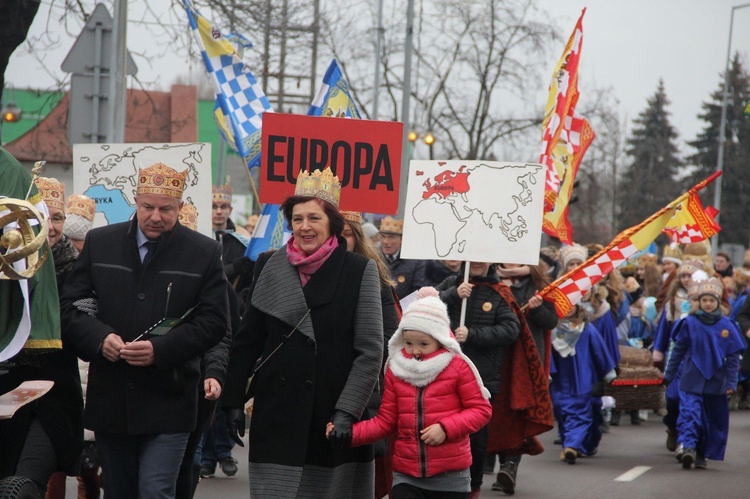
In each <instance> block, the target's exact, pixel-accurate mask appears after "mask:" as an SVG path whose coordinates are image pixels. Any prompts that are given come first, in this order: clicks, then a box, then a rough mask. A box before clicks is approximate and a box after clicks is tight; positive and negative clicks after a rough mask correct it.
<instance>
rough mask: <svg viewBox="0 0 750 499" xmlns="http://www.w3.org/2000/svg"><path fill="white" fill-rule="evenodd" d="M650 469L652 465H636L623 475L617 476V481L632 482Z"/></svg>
mask: <svg viewBox="0 0 750 499" xmlns="http://www.w3.org/2000/svg"><path fill="white" fill-rule="evenodd" d="M650 469H651V466H636V467H635V468H633V469H632V470H630V471H626V472H625V473H623V474H622V475H620V476H618V477H617V478H615V482H632V481H633V480H635V479H636V478H638V477H639V476H641V475H642V474H644V473H645V472H647V471H648V470H650Z"/></svg>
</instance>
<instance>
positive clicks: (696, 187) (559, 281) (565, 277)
mask: <svg viewBox="0 0 750 499" xmlns="http://www.w3.org/2000/svg"><path fill="white" fill-rule="evenodd" d="M721 174H722V172H720V171H715V172H714V173H712V174H711V175H710V176H709V177H708V178H706V179H705V180H703V181H701V182H699V183H697V184H696V185H694V186H693V187H691V188H690V190H688V191H687V192H685V193H683V194H682V195H680V196H679V197H678V198H677V199H675V200H674V201H672V202H671V203H669V204H668V205H666V206H665V207H664V208H662V209H661V210H659V211H657V212H656V213H654V214H653V215H651V216H650V217H648V218H647V219H646V220H644V221H643V222H641V223H640V224H638V225H636V226H635V227H630V228H629V229H625V230H624V231H622V232H620V233H619V234H618V235H617V236H615V238H614V239H613V240H612V242H610V243H609V244H608V245H607V246H605V247H604V249H602V250H601V251H600V252H598V253H597V254H596V255H594V256H592V257H591V258H589V259H588V260H586V262H589V261H592V260H596V259H597V258H599V257H600V256H601V255H603V254H605V253H607V252H608V251H609V250H611V249H612V248H613V247H615V246H616V245H617V244H619V243H620V241H622V240H623V239H624V238H625V237H627V236H630V235H632V234H634V233H636V232H638V231H639V230H640V229H641V228H643V227H645V226H646V225H648V224H650V223H651V222H653V221H654V220H656V219H657V218H659V217H660V216H662V215H663V214H664V213H665V212H666V211H667V210H670V209H672V208H674V207H675V206H677V205H678V204H680V203H682V202H683V201H684V200H685V199H687V198H688V197H690V195H691V194H693V193H697V192H698V191H700V190H702V189H704V188H705V187H706V186H707V185H708V184H710V183H711V182H713V181H714V180H716V179H717V178H718V177H719V176H721ZM586 262H584V265H585V263H586ZM577 270H578V267H576V268H574V269H573V270H571V271H570V272H566V273H565V274H564V275H562V276H561V277H559V278H558V279H556V280H555V281H554V282H553V283H552V284H550V285H549V286H547V287H546V288H544V289H543V290H541V291H540V292H539V294H540V295H541V296H542V297H545V296H546V295H548V294H549V293H551V292H552V291H554V290H555V289H557V288H558V287H559V286H560V285H561V284H562V283H564V282H565V281H566V280H568V279H569V278H570V277H571V276H572V275H573V274H575V272H576V271H577Z"/></svg>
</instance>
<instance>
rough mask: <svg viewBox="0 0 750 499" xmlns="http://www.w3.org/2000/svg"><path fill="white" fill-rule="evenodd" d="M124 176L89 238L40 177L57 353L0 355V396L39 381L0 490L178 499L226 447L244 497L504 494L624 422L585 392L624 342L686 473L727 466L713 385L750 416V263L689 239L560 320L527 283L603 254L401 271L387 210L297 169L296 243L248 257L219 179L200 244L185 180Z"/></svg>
mask: <svg viewBox="0 0 750 499" xmlns="http://www.w3.org/2000/svg"><path fill="white" fill-rule="evenodd" d="M0 160H1V161H0V165H2V168H3V169H4V171H0V175H7V174H8V172H9V171H11V170H12V171H14V172H15V173H14V174H15V175H17V176H18V177H19V178H20V179H21V180H22V182H21V183H22V184H23V185H25V186H26V188H29V187H30V185H27V184H30V183H31V178H30V177H29V175H28V174H27V173H26V172H25V171H24V170H23V167H21V165H20V164H18V163H17V162H16V161H15V160H14V159H13V158H12V157H10V155H8V154H7V152H6V151H4V150H2V149H0ZM137 178H138V183H137V186H136V196H135V200H136V210H135V216H134V217H133V219H132V220H131V221H129V222H125V223H120V224H112V225H109V226H105V227H101V228H95V229H92V226H93V222H94V215H95V211H96V207H95V203H94V201H93V200H91V199H89V198H87V197H85V196H81V195H77V194H73V195H71V196H69V197H68V198H67V202H66V198H65V187H64V185H63V184H61V183H59V182H57V181H56V180H55V179H51V178H44V177H39V178H36V180H35V185H36V189H37V190H38V193H39V196H40V197H41V199H43V200H44V202H45V204H46V207H47V211H48V214H49V217H48V219H47V220H48V222H47V223H48V242H49V247H50V248H51V254H50V255H51V256H50V258H51V262H50V265H53V266H54V269H55V275H56V284H57V289H56V290H57V293H58V296H59V317H60V322H59V323H57V322H54V321H53V324H55V327H57V328H59V333H60V336H61V338H62V348H60V349H54V350H51V351H47V352H45V353H30V352H26V351H24V352H22V353H21V354H19V355H18V356H16V357H15V358H14V359H11V362H6V363H3V364H2V367H3V369H2V370H0V371H2V372H3V374H0V393H4V392H5V391H9V390H10V389H12V388H14V387H15V386H17V385H18V384H19V383H20V382H22V381H25V380H31V379H49V380H52V381H54V382H55V384H54V386H53V388H52V390H51V391H50V392H49V393H48V394H46V395H45V396H43V397H41V398H40V399H39V400H37V401H35V402H32V403H30V404H27V405H25V406H24V407H22V408H21V409H20V410H19V411H18V412H17V413H16V415H15V416H14V417H13V418H11V419H8V420H1V421H0V446H2V449H3V452H2V453H0V454H1V456H0V478H1V477H4V476H10V475H21V476H25V477H28V478H29V479H30V480H32V481H33V483H34V484H35V486H36V488H37V489H38V491H39V493H40V494H41V495H42V496H44V495H46V497H48V498H50V499H56V498H60V497H64V496H65V481H66V477H67V476H77V477H78V480H79V484H80V485H79V497H80V498H96V497H100V495H101V489H102V488H103V490H104V494H105V495H106V497H107V498H108V499H110V498H112V499H116V498H124V499H129V498H133V497H141V498H173V497H177V498H191V497H193V495H194V493H195V490H196V487H197V486H198V482H199V479H200V478H203V479H208V478H210V477H212V476H214V475H215V473H217V468H218V469H220V470H221V471H222V472H223V473H224V474H225V475H227V476H233V475H235V474H236V473H237V472H238V465H237V461H236V460H235V459H234V458H233V457H232V452H233V446H234V444H235V443H237V444H238V445H240V446H244V445H245V443H247V445H248V452H249V454H248V457H249V466H248V467H249V469H248V471H249V474H250V496H251V497H273V498H285V497H289V498H294V497H321V498H322V497H339V498H344V497H351V498H358V499H359V498H363V497H383V496H385V495H387V494H390V496H391V497H394V498H397V499H398V498H410V497H432V496H435V497H444V498H453V497H455V498H467V497H471V498H476V497H478V496H479V491H480V488H481V486H482V483H483V479H484V475H485V474H486V473H487V472H489V473H492V474H493V475H494V480H493V481H494V483H493V484H492V489H493V490H498V491H502V492H504V493H506V494H509V495H510V494H514V493H515V491H516V487H517V478H518V477H517V470H518V467H519V465H520V462H521V457H522V455H523V454H529V455H535V454H539V453H540V452H542V451H543V447H542V445H541V444H540V442H539V441H538V440H537V438H536V437H537V435H539V434H540V433H542V432H545V431H549V430H551V429H552V427H553V418H554V420H556V422H557V432H558V434H559V443H560V445H561V454H560V459H561V461H563V462H566V463H569V464H574V463H575V462H576V460H577V459H579V458H582V457H589V456H593V455H595V454H596V453H597V451H598V447H599V443H600V440H601V439H602V434H603V433H606V432H607V431H608V429H609V426H610V425H617V424H619V422H620V414H621V411H618V410H617V407H616V405H615V407H614V410H613V411H612V410H611V409H608V408H606V404H605V403H604V402H603V398H602V387H603V386H604V385H606V384H608V383H611V382H612V381H613V380H614V379H615V378H616V377H617V375H618V370H619V369H618V362H619V360H620V356H621V349H622V348H623V347H625V348H637V349H647V350H648V351H649V354H650V355H653V363H654V365H655V366H657V367H659V368H661V369H662V370H663V371H664V375H663V379H664V384H665V385H667V388H666V392H665V399H666V414H665V415H664V424H665V425H666V429H667V447H668V448H670V450H673V451H675V455H676V457H677V459H678V460H679V461H680V462H681V463H682V466H683V467H685V468H692V467H696V468H702V467H706V465H707V460H708V459H713V460H721V459H723V457H724V450H725V448H726V443H727V439H728V418H729V408H730V406H729V403H728V402H727V394H733V393H735V392H737V386H739V392H738V394H736V395H735V399H734V400H735V402H734V403H735V404H736V406H737V407H743V408H747V407H748V398H747V396H748V393H750V390H748V380H750V365H745V364H746V363H747V362H750V360H748V361H746V360H742V364H741V360H740V359H741V355H742V354H743V353H744V351H745V349H746V347H747V344H746V338H745V337H746V335H747V333H748V332H749V331H750V302H747V301H746V300H745V298H746V296H747V291H748V286H749V285H750V259H749V261H748V262H744V263H743V265H742V267H740V268H736V269H734V268H733V267H732V264H731V258H730V256H729V255H728V254H726V253H719V254H717V255H715V256H713V257H712V255H711V254H710V250H709V247H708V246H707V245H706V244H703V243H695V244H688V245H685V246H683V247H679V246H676V245H670V246H667V247H666V248H665V249H664V252H663V254H662V255H661V256H659V255H654V254H649V253H645V254H642V255H639V256H638V257H636V258H634V259H632V261H628V262H626V264H625V265H623V266H622V267H620V268H619V269H616V270H614V271H612V272H611V273H610V274H609V275H607V276H606V278H605V279H603V280H602V281H600V282H599V283H598V284H597V285H595V286H594V287H593V288H592V289H591V291H590V292H588V293H587V294H586V295H585V296H584V298H583V299H582V300H581V302H580V303H577V304H576V305H574V306H573V308H572V310H571V311H570V312H569V313H568V314H567V315H566V316H565V317H561V318H558V316H557V314H556V312H555V309H554V307H553V305H552V304H551V303H549V302H547V301H544V300H543V299H542V297H541V296H540V295H539V292H540V291H541V290H542V289H544V288H545V287H546V286H548V285H549V284H550V282H551V281H552V280H554V279H555V278H557V277H559V276H561V275H564V274H565V273H567V272H570V271H571V270H573V269H575V268H576V267H577V266H579V265H581V264H583V263H584V262H585V261H586V260H587V259H588V258H589V257H590V256H592V255H593V254H595V253H597V252H598V251H600V250H601V249H602V247H601V246H600V245H596V244H592V245H589V246H588V247H586V246H581V245H577V244H574V245H569V246H564V247H562V248H561V249H559V248H555V247H552V246H550V247H546V248H543V249H542V252H541V253H540V255H539V262H538V265H517V264H513V263H506V262H465V263H464V262H460V261H438V260H435V261H420V260H408V259H402V258H401V244H402V236H403V221H401V220H397V219H394V218H392V217H385V218H383V219H382V220H381V221H380V224H379V228H376V227H375V226H374V225H373V224H371V223H369V222H365V221H364V220H363V218H362V214H361V213H357V212H347V211H340V210H339V198H340V195H341V192H340V184H339V183H338V179H337V178H335V177H334V176H333V175H332V174H331V172H330V170H328V169H327V170H325V171H315V172H312V173H308V172H303V173H301V174H300V176H299V178H298V179H297V184H296V188H295V192H294V195H293V196H290V197H289V198H287V199H286V201H285V202H284V203H283V204H282V206H281V212H282V214H283V217H284V219H285V221H286V223H287V225H288V227H289V229H290V230H291V232H292V236H291V238H290V239H289V241H288V242H287V243H286V244H285V245H284V246H282V247H281V248H280V249H278V250H274V251H268V252H266V253H263V254H262V255H261V256H260V257H259V258H258V259H257V261H252V260H250V259H249V258H248V257H246V256H245V250H246V247H247V244H248V237H249V236H250V235H251V234H252V229H253V227H254V224H255V223H257V217H256V218H255V219H252V218H251V219H248V220H247V223H245V224H241V225H240V224H238V225H235V224H234V223H233V221H232V219H231V214H232V192H231V187H229V186H217V187H214V191H213V201H212V210H211V222H212V226H213V237H206V236H203V235H201V234H199V233H198V232H197V231H196V228H197V224H196V219H197V216H199V213H198V210H197V209H196V208H197V207H195V206H192V205H190V204H186V203H185V202H184V201H183V199H182V194H183V190H184V187H185V182H186V172H180V171H176V170H174V169H173V168H171V167H170V166H168V165H164V164H161V163H156V164H154V165H151V166H149V167H147V168H144V169H142V170H140V171H139V174H138V177H137ZM21 190H23V189H21ZM21 190H18V192H20V191H21ZM32 191H33V190H32ZM0 194H3V195H11V194H12V193H10V192H8V193H4V192H0ZM16 195H17V193H16ZM467 267H468V268H467ZM465 275H468V279H465V277H464V276H465ZM0 291H2V290H0ZM2 296H3V295H2V294H0V297H2ZM402 300H403V304H405V306H404V308H403V309H402V306H401V304H402ZM407 303H408V305H407ZM462 308H464V311H463V313H462ZM55 312H56V313H57V311H56V310H55ZM41 314H42V312H36V315H34V314H32V317H31V319H32V321H44V320H45V318H44V317H45V316H44V315H41ZM745 358H749V357H748V356H745ZM746 369H747V370H746ZM82 382H83V383H82ZM84 400H85V403H84ZM518 407H522V409H519V408H518ZM249 408H251V409H252V410H251V415H250V419H249V421H250V424H249V427H248V428H247V429H248V431H249V435H248V438H247V439H244V436H245V430H246V421H247V418H248V415H249ZM630 417H631V422H632V423H633V424H638V423H639V422H640V419H639V413H638V411H631V413H630ZM84 428H85V429H86V430H85V433H84ZM496 471H497V472H496Z"/></svg>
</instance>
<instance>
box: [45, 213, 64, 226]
mask: <svg viewBox="0 0 750 499" xmlns="http://www.w3.org/2000/svg"><path fill="white" fill-rule="evenodd" d="M49 221H50V222H51V223H52V225H62V224H64V223H65V216H64V215H55V216H53V217H50V219H49Z"/></svg>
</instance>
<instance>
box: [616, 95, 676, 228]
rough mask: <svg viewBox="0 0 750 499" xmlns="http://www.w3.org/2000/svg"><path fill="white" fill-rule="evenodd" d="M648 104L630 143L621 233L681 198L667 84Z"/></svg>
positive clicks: (623, 183) (621, 205)
mask: <svg viewBox="0 0 750 499" xmlns="http://www.w3.org/2000/svg"><path fill="white" fill-rule="evenodd" d="M647 102H648V106H647V107H646V109H645V110H644V111H643V112H641V113H640V114H639V115H638V117H637V118H636V119H634V120H633V125H634V126H633V132H632V135H631V136H630V138H628V140H627V141H626V148H625V154H626V155H627V158H626V166H625V168H624V171H623V173H622V177H621V179H620V181H619V182H618V189H617V191H618V198H619V199H618V205H619V208H620V213H619V215H618V217H617V221H618V223H617V225H618V227H619V229H620V230H622V229H625V228H627V227H631V226H633V225H636V224H638V223H640V222H642V221H643V220H645V219H646V218H647V217H649V216H650V215H652V214H653V213H655V212H656V211H658V210H660V209H661V208H663V207H664V206H665V205H666V204H667V203H669V202H670V201H672V200H673V199H674V198H675V197H677V196H678V195H679V189H680V187H679V186H678V184H677V178H678V176H679V172H680V169H681V168H682V166H683V162H682V160H681V159H680V158H679V156H678V147H677V144H676V140H677V137H678V134H677V130H676V129H675V128H674V127H673V126H672V124H671V123H670V121H669V116H670V113H669V111H667V107H668V106H669V99H667V94H666V91H665V89H664V81H663V80H659V85H658V87H657V89H656V93H655V94H654V95H653V97H651V98H650V99H648V101H647Z"/></svg>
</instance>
